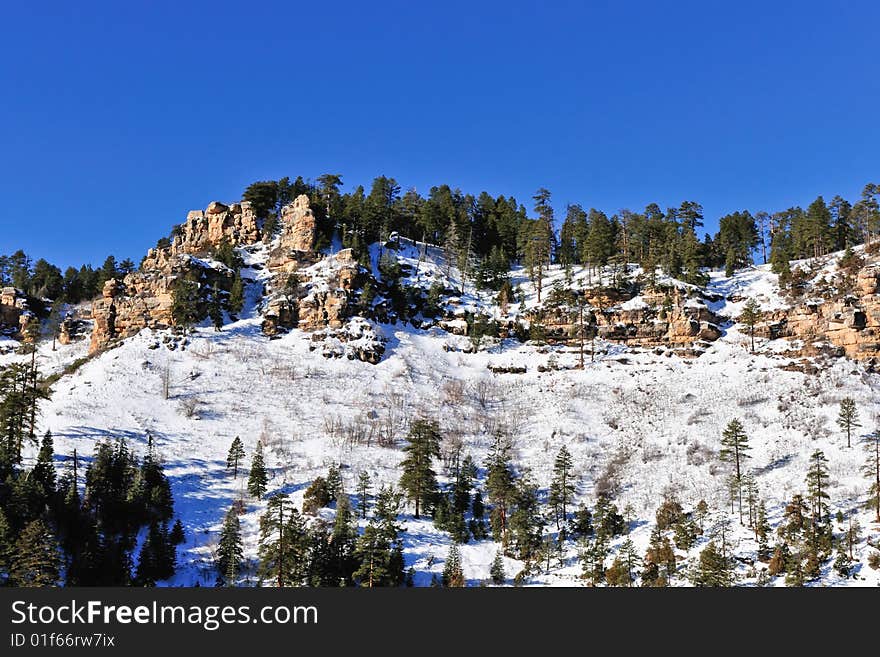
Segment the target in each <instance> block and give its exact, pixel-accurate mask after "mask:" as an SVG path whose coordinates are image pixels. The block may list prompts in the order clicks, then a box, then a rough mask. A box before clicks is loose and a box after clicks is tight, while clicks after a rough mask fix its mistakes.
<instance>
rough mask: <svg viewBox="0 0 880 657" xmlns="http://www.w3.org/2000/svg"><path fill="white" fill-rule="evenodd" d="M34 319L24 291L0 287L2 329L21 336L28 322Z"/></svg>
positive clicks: (0, 322) (0, 328)
mask: <svg viewBox="0 0 880 657" xmlns="http://www.w3.org/2000/svg"><path fill="white" fill-rule="evenodd" d="M34 320H35V317H34V315H33V313H31V312H30V311H29V310H28V304H27V298H26V297H25V295H24V292H22V291H21V290H17V289H15V288H14V287H4V288H2V289H0V331H5V332H7V333H10V334H12V335H15V336H17V337H21V336H22V335H24V334H25V329H26V328H27V325H28V323H30V322H31V321H34Z"/></svg>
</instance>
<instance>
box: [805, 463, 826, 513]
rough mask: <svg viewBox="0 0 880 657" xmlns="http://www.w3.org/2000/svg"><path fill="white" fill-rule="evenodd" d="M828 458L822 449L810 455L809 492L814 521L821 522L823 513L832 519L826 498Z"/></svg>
mask: <svg viewBox="0 0 880 657" xmlns="http://www.w3.org/2000/svg"><path fill="white" fill-rule="evenodd" d="M827 464H828V459H826V458H825V454H824V453H823V452H822V450H820V449H817V450H816V451H814V452H813V454H812V455H811V456H810V469H809V471H808V472H807V492H808V493H809V496H810V506H811V507H812V515H813V523H814V524H817V523H821V522H822V517H823V514H824V516H825V517H827V518H828V519H829V520H830V517H829V512H828V505H827V504H826V503H825V500H827V499H828V493H827V492H826V491H827V490H828V482H829V477H828V465H827Z"/></svg>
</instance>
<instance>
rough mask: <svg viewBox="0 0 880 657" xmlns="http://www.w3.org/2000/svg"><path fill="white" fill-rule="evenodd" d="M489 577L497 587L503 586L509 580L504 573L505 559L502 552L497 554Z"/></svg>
mask: <svg viewBox="0 0 880 657" xmlns="http://www.w3.org/2000/svg"><path fill="white" fill-rule="evenodd" d="M489 577H491V578H492V583H493V584H495V585H496V586H501V585H502V584H504V582H505V580H506V579H507V575H505V573H504V559H503V558H502V557H501V552H500V551H498V552H496V553H495V558H494V559H493V560H492V567H491V568H489Z"/></svg>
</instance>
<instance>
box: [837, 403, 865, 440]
mask: <svg viewBox="0 0 880 657" xmlns="http://www.w3.org/2000/svg"><path fill="white" fill-rule="evenodd" d="M837 424H838V426H839V427H840V428H841V429H843V430H844V431H846V446H847V447H851V446H852V441H851V437H852V430H853V429H854V428H856V427H860V426H862V425H861V424H860V423H859V412H858V409H857V408H856V401H855V399H853V398H852V397H844V398H843V399H841V400H840V412H839V413H838V415H837Z"/></svg>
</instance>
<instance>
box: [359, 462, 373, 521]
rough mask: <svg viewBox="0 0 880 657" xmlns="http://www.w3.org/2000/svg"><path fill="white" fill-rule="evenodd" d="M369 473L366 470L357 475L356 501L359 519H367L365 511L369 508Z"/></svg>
mask: <svg viewBox="0 0 880 657" xmlns="http://www.w3.org/2000/svg"><path fill="white" fill-rule="evenodd" d="M370 483H371V482H370V473H369V472H367V471H366V470H361V472H360V473H359V474H358V482H357V499H358V507H357V508H358V511H359V512H360V514H361V518H363V519H366V517H367V509H368V508H369V501H370Z"/></svg>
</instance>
